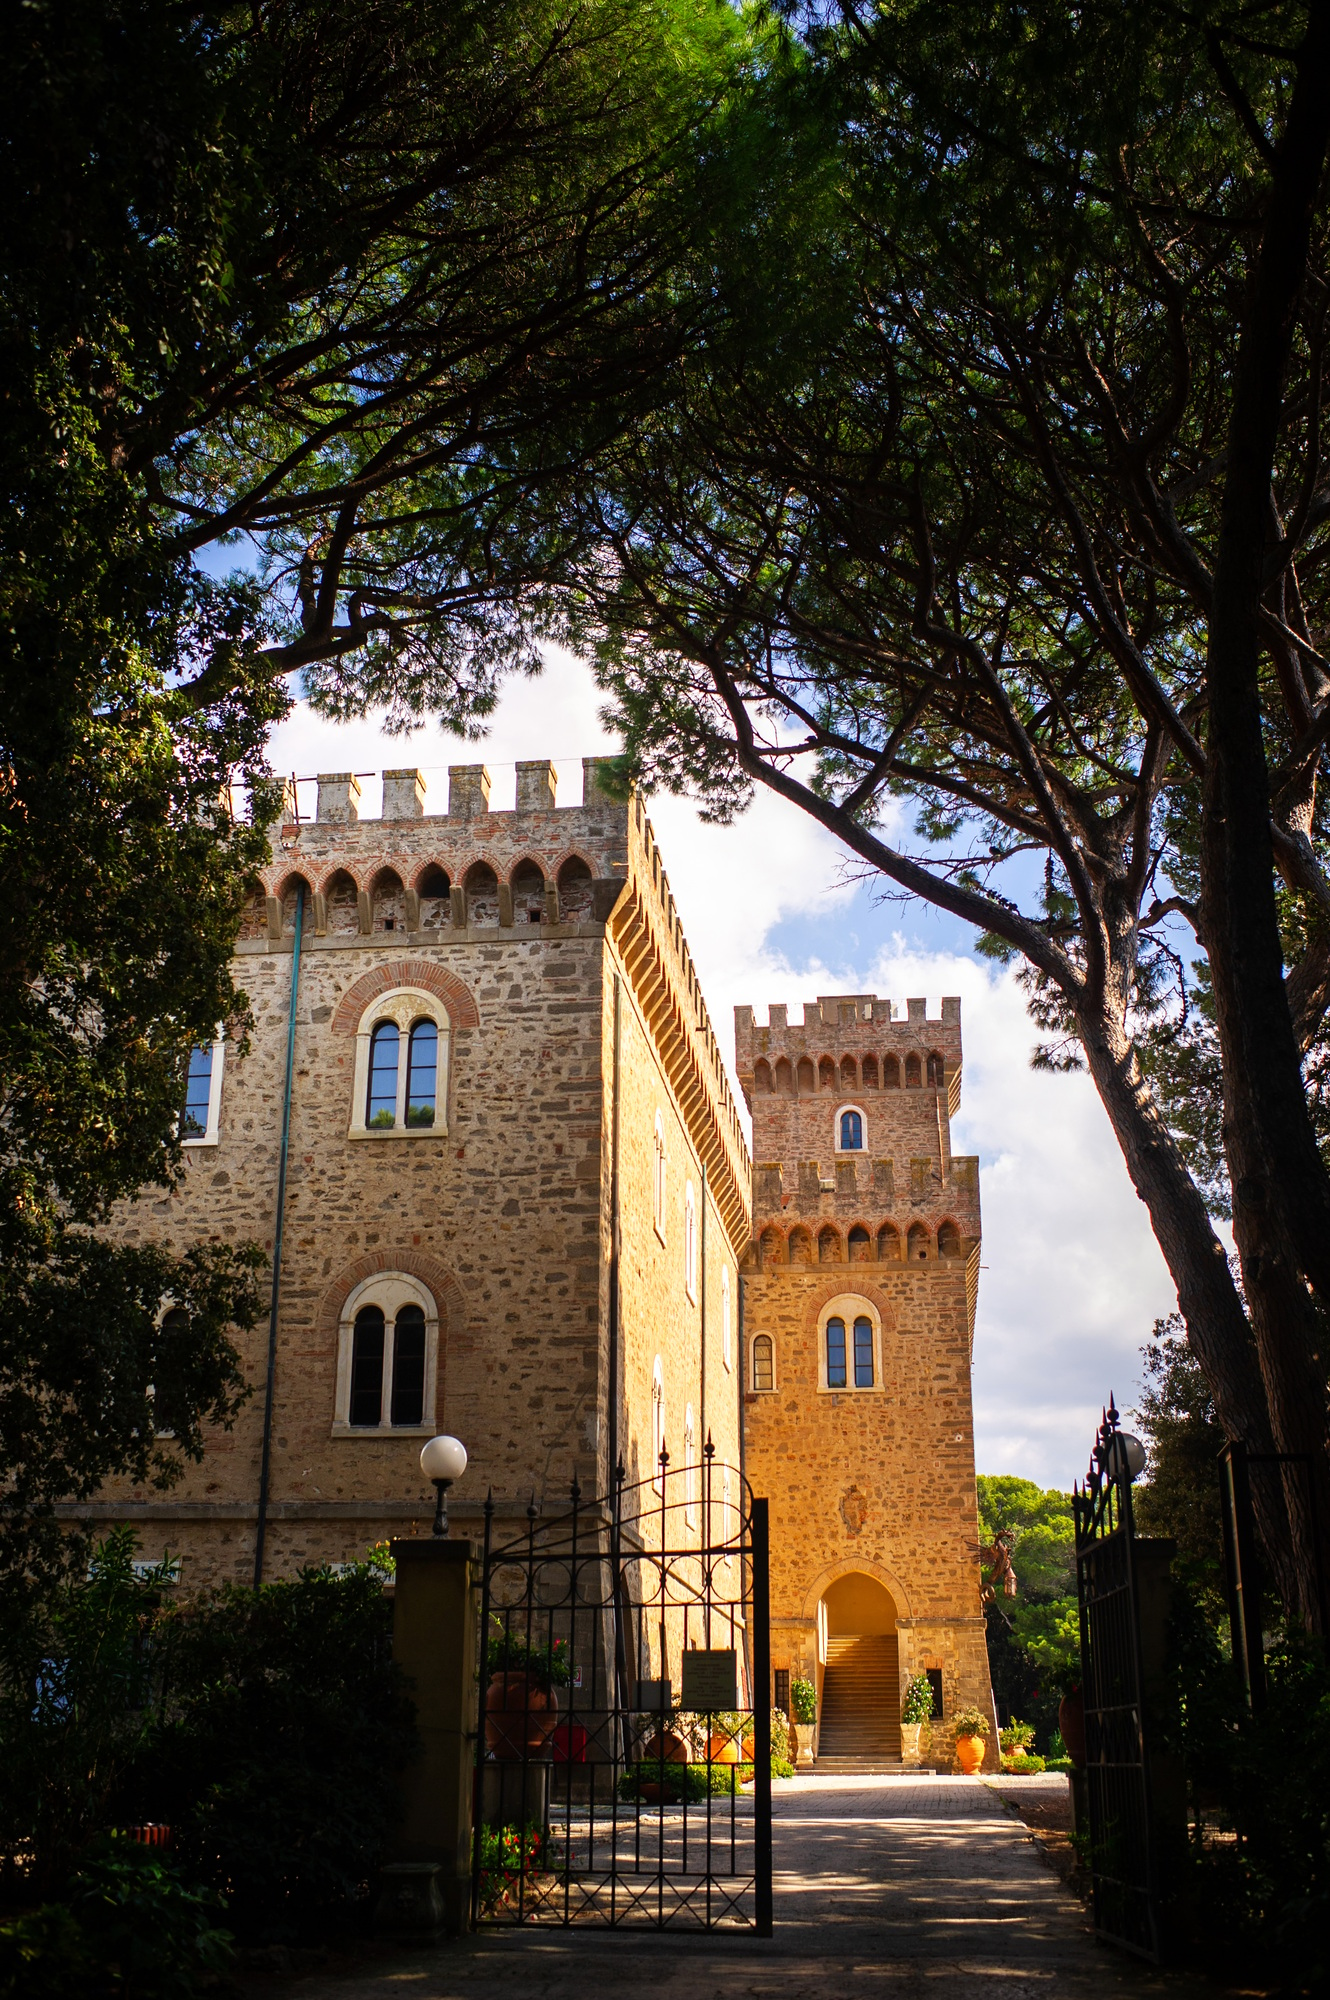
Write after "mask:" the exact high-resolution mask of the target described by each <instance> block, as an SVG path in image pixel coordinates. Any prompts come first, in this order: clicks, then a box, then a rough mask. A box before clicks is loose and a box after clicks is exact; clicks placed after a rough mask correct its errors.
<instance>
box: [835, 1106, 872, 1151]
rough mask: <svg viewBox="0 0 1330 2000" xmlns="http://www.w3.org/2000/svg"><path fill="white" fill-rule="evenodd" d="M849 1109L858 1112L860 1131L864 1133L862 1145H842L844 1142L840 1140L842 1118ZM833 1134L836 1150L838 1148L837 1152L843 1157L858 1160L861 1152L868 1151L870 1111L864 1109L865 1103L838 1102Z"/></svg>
mask: <svg viewBox="0 0 1330 2000" xmlns="http://www.w3.org/2000/svg"><path fill="white" fill-rule="evenodd" d="M847 1111H854V1112H856V1113H857V1114H858V1118H859V1131H860V1133H861V1135H862V1143H861V1144H860V1145H858V1146H842V1144H841V1142H840V1121H841V1119H842V1118H843V1117H844V1116H845V1113H846V1112H847ZM831 1136H832V1138H833V1140H834V1142H835V1150H836V1152H838V1153H839V1154H841V1155H842V1157H843V1158H845V1159H847V1160H857V1159H858V1157H859V1155H860V1154H861V1153H867V1151H868V1113H867V1112H866V1111H865V1110H864V1107H863V1105H862V1104H838V1105H837V1106H836V1122H835V1124H834V1125H833V1126H832V1128H831Z"/></svg>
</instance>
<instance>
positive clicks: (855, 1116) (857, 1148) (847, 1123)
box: [836, 1104, 864, 1153]
mask: <svg viewBox="0 0 1330 2000" xmlns="http://www.w3.org/2000/svg"><path fill="white" fill-rule="evenodd" d="M863 1149H864V1114H863V1112H862V1111H860V1110H859V1109H858V1108H857V1107H856V1106H855V1105H853V1104H848V1105H846V1106H845V1107H844V1109H843V1110H841V1111H838V1112H837V1114H836V1151H837V1152H838V1153H862V1151H863Z"/></svg>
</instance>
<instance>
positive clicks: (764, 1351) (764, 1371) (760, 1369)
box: [753, 1333, 776, 1389]
mask: <svg viewBox="0 0 1330 2000" xmlns="http://www.w3.org/2000/svg"><path fill="white" fill-rule="evenodd" d="M775 1386H776V1378H775V1368H774V1365H773V1359H772V1349H771V1335H770V1334H769V1333H759V1334H758V1335H757V1337H756V1338H755V1339H754V1341H753V1387H754V1388H755V1389H774V1388H775Z"/></svg>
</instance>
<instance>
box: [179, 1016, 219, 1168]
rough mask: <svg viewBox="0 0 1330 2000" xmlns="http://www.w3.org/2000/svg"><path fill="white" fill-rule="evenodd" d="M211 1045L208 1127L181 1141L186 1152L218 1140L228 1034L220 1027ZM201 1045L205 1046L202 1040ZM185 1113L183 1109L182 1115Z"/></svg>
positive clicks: (211, 1144)
mask: <svg viewBox="0 0 1330 2000" xmlns="http://www.w3.org/2000/svg"><path fill="white" fill-rule="evenodd" d="M211 1046H212V1069H211V1071H210V1072H209V1075H208V1123H207V1128H206V1130H205V1131H203V1132H202V1133H200V1134H199V1136H198V1137H197V1138H196V1139H182V1140H181V1141H180V1143H181V1145H182V1146H183V1147H184V1149H185V1150H186V1152H190V1151H192V1150H193V1148H194V1147H195V1146H215V1145H216V1144H217V1140H218V1129H219V1127H220V1125H221V1118H222V1069H223V1066H224V1064H225V1062H226V1035H225V1033H224V1032H223V1030H222V1029H221V1028H218V1030H217V1033H216V1035H215V1036H214V1038H213V1041H212V1045H211ZM199 1047H200V1048H202V1047H203V1044H202V1043H201V1042H200V1043H199ZM183 1115H184V1113H183V1111H182V1113H181V1116H182V1117H183Z"/></svg>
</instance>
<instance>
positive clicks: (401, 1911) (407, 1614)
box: [377, 1539, 480, 1936]
mask: <svg viewBox="0 0 1330 2000" xmlns="http://www.w3.org/2000/svg"><path fill="white" fill-rule="evenodd" d="M391 1546H392V1553H393V1558H394V1560H395V1562H396V1564H397V1585H396V1590H395V1593H394V1598H393V1657H394V1659H395V1660H396V1661H397V1662H398V1664H399V1665H400V1666H401V1667H402V1669H403V1671H404V1672H405V1673H406V1674H407V1675H408V1676H409V1678H410V1680H411V1684H412V1688H411V1691H412V1695H413V1698H414V1700H415V1704H416V1726H417V1728H418V1730H419V1732H420V1742H419V1746H418V1748H417V1751H416V1754H415V1757H414V1758H413V1760H412V1762H411V1763H410V1764H409V1765H408V1766H407V1768H406V1769H405V1770H404V1771H403V1772H402V1775H401V1781H400V1783H401V1818H400V1819H399V1821H398V1824H397V1827H396V1828H395V1830H394V1834H393V1840H392V1856H391V1859H390V1861H389V1862H388V1864H387V1866H386V1867H385V1868H384V1869H383V1870H382V1871H381V1875H380V1894H379V1903H378V1910H377V1917H378V1921H379V1923H380V1925H381V1927H382V1928H384V1929H387V1930H392V1931H395V1932H397V1933H399V1934H401V1935H408V1936H409V1935H428V1934H432V1933H437V1932H438V1931H440V1930H449V1931H454V1932H456V1931H464V1930H466V1929H467V1928H468V1927H469V1924H470V1907H471V1826H472V1801H473V1796H474V1791H475V1754H476V1751H475V1726H476V1725H475V1718H476V1617H477V1611H476V1592H475V1588H474V1584H475V1580H476V1577H477V1575H478V1573H479V1565H480V1550H479V1548H478V1547H477V1546H476V1545H475V1544H474V1543H473V1542H460V1541H459V1542H454V1541H446V1540H438V1541H435V1540H433V1539H431V1540H429V1541H395V1542H393V1543H392V1545H391Z"/></svg>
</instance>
